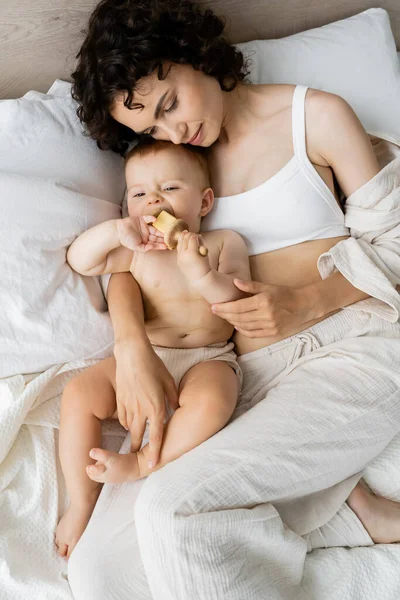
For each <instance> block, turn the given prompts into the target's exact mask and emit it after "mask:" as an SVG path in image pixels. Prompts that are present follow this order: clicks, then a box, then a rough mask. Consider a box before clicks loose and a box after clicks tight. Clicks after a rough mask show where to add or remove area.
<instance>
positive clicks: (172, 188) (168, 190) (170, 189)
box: [165, 185, 178, 192]
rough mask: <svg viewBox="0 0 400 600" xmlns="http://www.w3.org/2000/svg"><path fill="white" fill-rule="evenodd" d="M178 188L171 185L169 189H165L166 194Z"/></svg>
mask: <svg viewBox="0 0 400 600" xmlns="http://www.w3.org/2000/svg"><path fill="white" fill-rule="evenodd" d="M177 189H178V188H177V187H173V186H172V185H169V186H168V187H166V188H165V191H166V192H172V190H177Z"/></svg>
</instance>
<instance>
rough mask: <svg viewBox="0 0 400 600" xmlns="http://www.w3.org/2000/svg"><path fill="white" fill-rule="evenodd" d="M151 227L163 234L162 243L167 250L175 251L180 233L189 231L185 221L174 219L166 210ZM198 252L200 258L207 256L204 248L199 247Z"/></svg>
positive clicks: (206, 250)
mask: <svg viewBox="0 0 400 600" xmlns="http://www.w3.org/2000/svg"><path fill="white" fill-rule="evenodd" d="M154 216H156V215H154ZM151 225H152V226H153V227H155V228H156V229H158V231H161V232H162V233H163V234H164V242H165V245H166V246H167V248H168V249H169V250H175V248H176V247H177V245H178V238H179V236H180V234H181V233H182V231H185V230H188V229H189V226H188V224H187V223H186V221H184V220H183V219H176V218H175V217H174V216H172V215H171V214H170V213H168V212H167V211H166V210H162V211H161V212H160V213H159V214H158V216H157V218H156V220H155V221H154V223H151ZM198 251H199V254H201V256H207V254H208V249H207V248H206V247H205V246H200V247H199V250H198Z"/></svg>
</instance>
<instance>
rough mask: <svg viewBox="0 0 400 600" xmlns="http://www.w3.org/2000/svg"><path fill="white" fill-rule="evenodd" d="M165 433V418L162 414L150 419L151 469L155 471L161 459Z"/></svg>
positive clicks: (149, 463)
mask: <svg viewBox="0 0 400 600" xmlns="http://www.w3.org/2000/svg"><path fill="white" fill-rule="evenodd" d="M163 433H164V417H163V416H162V415H160V414H158V415H154V416H153V418H152V419H150V426H149V458H148V465H149V469H153V468H154V467H155V466H156V464H157V463H158V459H159V458H160V452H161V445H162V441H163Z"/></svg>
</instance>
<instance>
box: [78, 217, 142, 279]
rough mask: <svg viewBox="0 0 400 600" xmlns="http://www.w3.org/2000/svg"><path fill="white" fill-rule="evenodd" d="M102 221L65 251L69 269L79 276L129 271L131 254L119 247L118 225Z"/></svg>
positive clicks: (113, 221)
mask: <svg viewBox="0 0 400 600" xmlns="http://www.w3.org/2000/svg"><path fill="white" fill-rule="evenodd" d="M119 221H121V219H112V220H111V221H104V222H103V223H100V224H99V225H96V226H95V227H91V229H88V230H87V231H84V232H83V233H82V234H81V235H80V236H79V237H77V238H76V240H75V241H73V242H72V244H71V246H70V247H69V249H68V252H67V260H68V263H69V264H70V266H71V267H72V268H73V269H74V270H75V271H77V272H78V273H80V274H81V275H103V274H104V273H121V272H124V271H129V269H130V265H131V262H132V258H133V251H132V250H131V249H129V248H126V247H124V246H122V245H121V238H120V232H119V227H118V222H119Z"/></svg>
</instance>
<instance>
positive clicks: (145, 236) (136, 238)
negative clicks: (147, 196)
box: [117, 215, 167, 252]
mask: <svg viewBox="0 0 400 600" xmlns="http://www.w3.org/2000/svg"><path fill="white" fill-rule="evenodd" d="M155 220H156V218H155V217H153V216H152V215H143V216H139V217H126V218H125V219H118V221H117V231H118V235H119V241H120V243H121V245H122V246H125V247H126V248H129V250H135V251H139V252H148V251H149V250H167V246H166V245H165V242H164V234H163V233H161V231H158V230H157V229H156V228H155V227H153V226H152V225H151V223H153V222H154V221H155Z"/></svg>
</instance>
